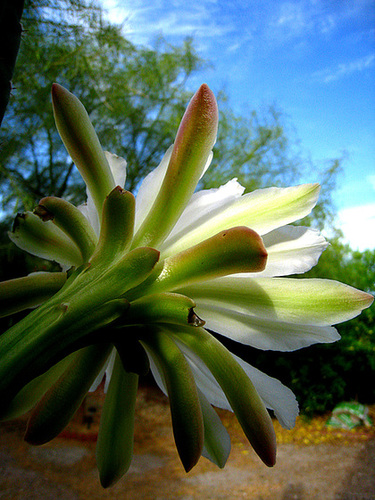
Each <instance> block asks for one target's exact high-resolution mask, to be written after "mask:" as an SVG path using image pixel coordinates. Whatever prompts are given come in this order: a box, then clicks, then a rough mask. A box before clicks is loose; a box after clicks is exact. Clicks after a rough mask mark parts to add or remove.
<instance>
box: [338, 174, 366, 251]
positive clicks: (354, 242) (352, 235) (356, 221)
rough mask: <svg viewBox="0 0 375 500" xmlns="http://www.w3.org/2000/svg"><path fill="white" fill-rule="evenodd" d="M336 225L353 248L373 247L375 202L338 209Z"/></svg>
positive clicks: (361, 249)
mask: <svg viewBox="0 0 375 500" xmlns="http://www.w3.org/2000/svg"><path fill="white" fill-rule="evenodd" d="M372 177H375V176H372ZM374 180H375V179H374ZM338 226H339V227H340V228H341V229H342V231H343V233H344V237H345V239H346V240H347V242H348V243H349V244H350V246H351V247H352V248H353V249H355V250H360V251H363V250H366V249H374V248H375V203H368V204H366V205H361V206H356V207H348V208H344V209H342V210H340V211H339V213H338Z"/></svg>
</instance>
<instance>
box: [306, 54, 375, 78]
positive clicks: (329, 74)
mask: <svg viewBox="0 0 375 500" xmlns="http://www.w3.org/2000/svg"><path fill="white" fill-rule="evenodd" d="M374 63H375V53H373V54H368V55H367V56H365V57H361V58H359V59H355V60H354V61H349V62H346V63H341V64H338V65H337V66H335V67H333V68H326V69H324V70H322V71H317V72H316V73H315V74H314V75H313V76H314V77H315V79H317V80H320V81H323V82H324V83H330V82H333V81H336V80H339V79H340V78H343V77H345V76H348V75H351V74H352V73H359V72H361V71H364V70H366V69H368V68H371V67H372V66H373V65H374Z"/></svg>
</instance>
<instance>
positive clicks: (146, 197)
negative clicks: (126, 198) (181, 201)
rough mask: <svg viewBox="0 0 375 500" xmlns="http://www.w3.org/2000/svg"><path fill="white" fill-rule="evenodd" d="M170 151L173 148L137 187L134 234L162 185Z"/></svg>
mask: <svg viewBox="0 0 375 500" xmlns="http://www.w3.org/2000/svg"><path fill="white" fill-rule="evenodd" d="M172 150H173V146H171V147H170V148H169V149H168V150H167V152H166V153H165V155H164V157H163V159H162V160H161V162H160V164H159V166H158V167H156V168H155V169H154V170H153V171H152V172H150V173H149V174H148V175H147V176H146V177H145V178H144V179H143V181H142V184H141V185H140V187H139V190H138V194H137V198H136V210H135V226H134V231H135V232H136V231H137V230H138V228H139V226H140V225H141V224H142V222H143V220H144V219H145V217H146V215H147V214H148V212H149V211H150V209H151V208H152V205H153V203H154V200H155V198H156V196H157V194H158V192H159V190H160V187H161V185H162V182H163V179H164V176H165V172H166V171H167V168H168V165H169V160H170V158H171V154H172Z"/></svg>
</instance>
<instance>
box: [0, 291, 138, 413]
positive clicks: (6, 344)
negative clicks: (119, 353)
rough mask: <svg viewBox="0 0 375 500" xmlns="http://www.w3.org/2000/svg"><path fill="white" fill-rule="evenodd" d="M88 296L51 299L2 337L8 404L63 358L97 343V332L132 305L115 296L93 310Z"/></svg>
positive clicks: (1, 375)
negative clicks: (58, 300) (63, 300)
mask: <svg viewBox="0 0 375 500" xmlns="http://www.w3.org/2000/svg"><path fill="white" fill-rule="evenodd" d="M55 297H56V296H55ZM55 297H53V298H52V299H50V300H54V299H55ZM85 299H86V297H85V296H84V294H81V296H80V297H77V299H76V300H74V301H73V302H71V303H70V304H64V303H58V304H56V305H52V304H50V301H48V302H46V303H45V304H43V305H42V306H40V308H38V309H36V310H35V311H33V312H31V313H30V314H29V315H28V316H27V317H26V318H24V319H23V320H21V321H20V322H18V323H17V324H16V325H14V326H13V327H12V328H11V329H9V330H7V331H6V332H5V333H4V334H2V335H1V336H0V356H1V363H0V398H1V399H2V400H3V401H4V404H5V405H6V404H8V402H9V401H10V400H12V399H13V398H14V397H15V396H16V394H17V392H18V391H20V390H21V389H22V387H24V386H25V385H26V384H28V383H29V382H30V381H31V380H33V379H34V378H35V377H38V376H39V375H42V374H43V373H45V372H46V371H47V370H48V369H49V368H50V367H51V366H53V365H54V364H56V363H57V362H58V361H60V360H61V359H62V358H63V357H65V356H67V355H68V354H70V353H71V352H74V351H75V350H77V349H79V348H81V347H84V346H87V345H90V344H92V343H94V342H96V341H97V340H98V339H97V337H96V333H95V332H96V331H97V330H100V329H101V328H103V327H105V326H106V325H109V324H111V323H112V322H114V321H115V320H116V319H118V318H119V317H120V316H121V315H122V314H124V313H125V312H126V311H127V309H128V307H129V303H128V302H127V301H126V300H125V299H116V300H112V301H109V302H107V303H105V304H102V305H99V306H97V307H96V308H95V309H90V307H89V306H88V305H87V303H86V301H85Z"/></svg>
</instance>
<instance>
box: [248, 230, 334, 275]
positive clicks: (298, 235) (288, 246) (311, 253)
mask: <svg viewBox="0 0 375 500" xmlns="http://www.w3.org/2000/svg"><path fill="white" fill-rule="evenodd" d="M263 242H264V245H265V247H266V249H267V252H268V258H267V265H266V269H265V270H264V271H262V272H261V273H258V274H257V277H261V276H262V277H272V276H288V275H290V274H299V273H305V272H307V271H309V270H310V269H311V268H312V267H314V266H315V265H316V264H317V262H318V260H319V257H320V255H321V253H322V252H323V251H324V250H325V249H326V248H327V246H328V243H327V242H326V240H325V239H324V237H323V236H322V235H321V234H320V233H319V231H316V230H314V229H308V228H306V227H300V226H284V227H281V228H279V229H275V230H274V231H271V232H270V233H268V234H266V235H265V236H263Z"/></svg>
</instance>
